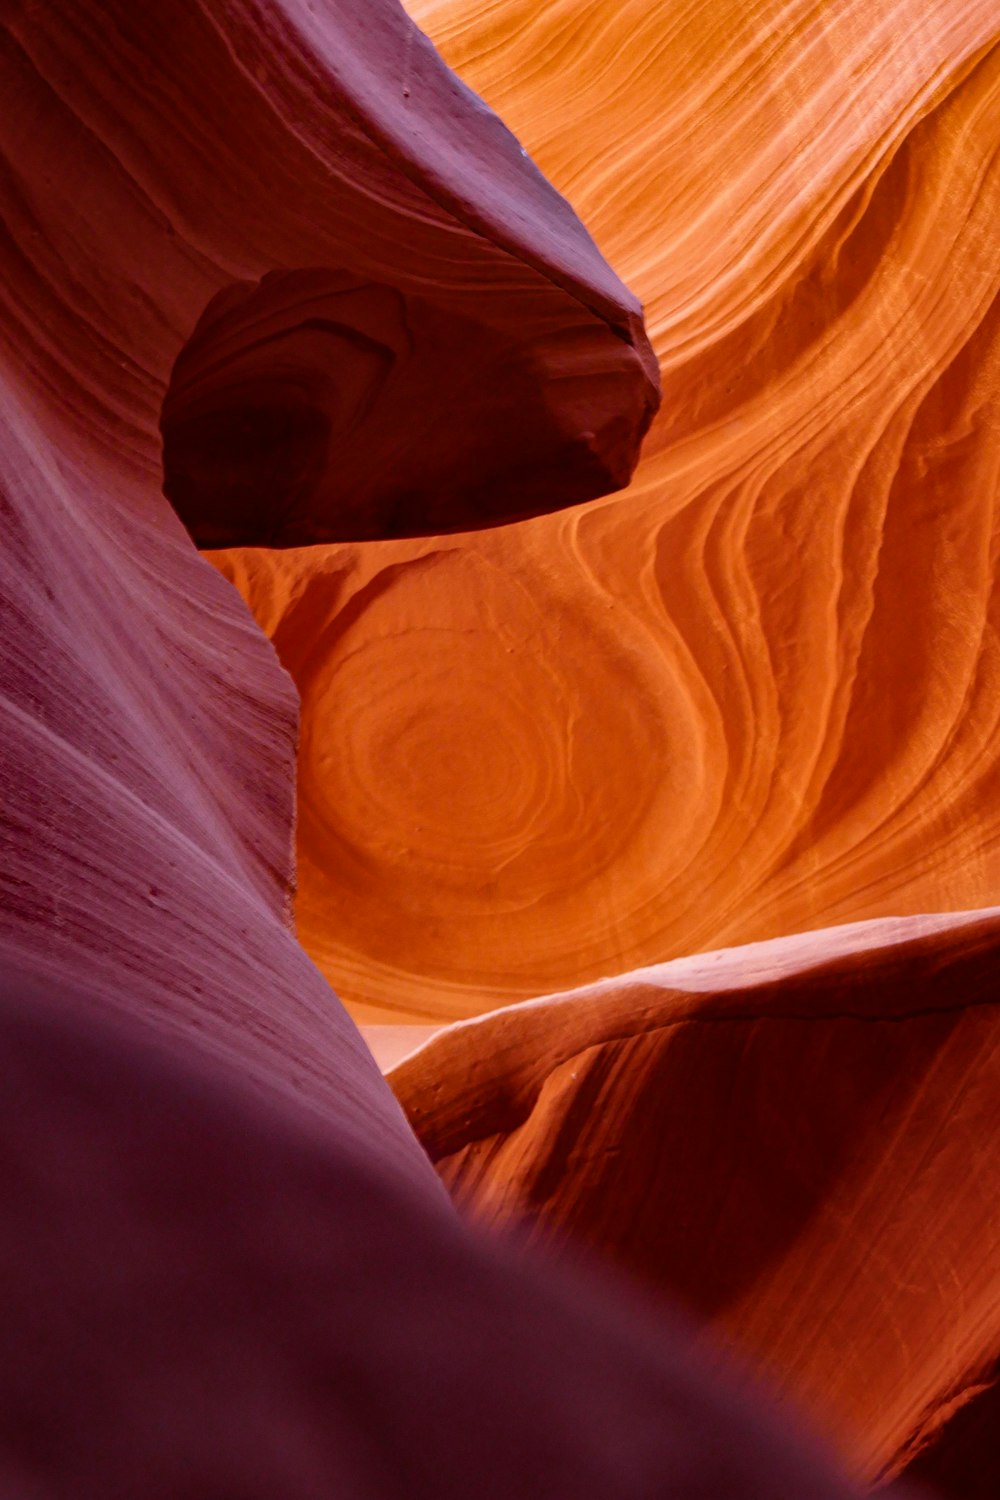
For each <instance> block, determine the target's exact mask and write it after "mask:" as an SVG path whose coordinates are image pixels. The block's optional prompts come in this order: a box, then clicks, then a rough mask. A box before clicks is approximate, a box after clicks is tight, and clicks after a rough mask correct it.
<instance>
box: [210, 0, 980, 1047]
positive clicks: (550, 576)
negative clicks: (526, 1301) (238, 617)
mask: <svg viewBox="0 0 1000 1500" xmlns="http://www.w3.org/2000/svg"><path fill="white" fill-rule="evenodd" d="M413 11H414V14H415V16H416V17H417V19H418V20H420V21H421V23H422V24H424V25H426V26H427V27H428V29H429V30H430V31H431V33H432V34H433V35H434V36H435V38H436V39H437V41H438V42H439V44H440V46H441V47H442V49H443V51H444V54H445V56H446V57H447V58H448V60H449V61H451V62H452V63H453V64H454V65H455V66H456V67H458V68H459V69H460V70H461V71H462V73H463V74H464V76H465V77H466V78H467V79H468V80H469V81H470V82H471V83H472V84H473V85H474V86H475V87H477V88H478V89H480V90H481V91H482V92H483V94H484V95H485V96H486V97H487V98H488V99H490V100H491V101H492V102H493V103H495V104H496V105H497V106H498V107H499V108H500V109H501V110H502V111H503V112H504V114H505V117H506V118H507V119H508V120H509V121H510V123H511V125H512V126H513V128H514V129H515V130H516V131H517V132H518V134H519V136H520V137H521V139H522V140H523V141H524V142H525V144H526V146H528V147H530V149H531V150H532V152H533V154H535V155H536V156H537V158H538V160H539V161H540V162H541V164H542V165H543V166H544V167H545V169H546V170H547V171H548V172H549V174H550V175H551V177H552V178H553V180H554V181H555V182H556V183H557V185H559V186H560V187H561V188H562V189H563V190H564V191H565V192H566V193H567V194H568V196H569V197H570V199H571V201H573V203H574V205H575V206H577V207H578V208H579V210H580V211H581V213H582V214H583V216H584V218H585V219H586V221H587V222H588V224H589V226H590V228H591V229H592V231H593V233H594V234H595V237H596V239H597V241H598V243H599V244H600V245H601V247H602V249H603V250H604V251H605V253H606V254H607V255H608V257H609V259H610V260H611V262H612V264H614V265H615V266H616V268H617V269H618V270H619V271H620V272H621V273H622V274H623V275H624V276H625V277H626V278H627V279H628V280H629V282H630V283H631V284H632V285H633V286H634V287H635V288H636V289H637V291H638V292H639V294H640V296H641V297H642V299H643V301H644V303H645V307H646V314H647V319H648V322H649V327H650V331H651V335H652V339H653V343H654V346H655V349H656V352H657V355H658V358H659V361H660V365H661V369H662V373H663V382H664V402H663V407H662V410H661V413H660V415H659V417H658V418H657V419H656V421H655V422H654V425H653V428H652V430H651V432H650V434H649V437H648V439H647V442H646V447H645V457H644V459H643V461H642V463H641V466H640V468H639V471H638V473H637V475H636V477H635V479H634V481H633V483H632V485H631V487H630V489H629V490H628V491H626V492H625V493H623V494H622V495H620V496H617V497H614V498H613V499H610V500H607V501H601V502H597V503H596V504H594V505H591V506H590V507H588V508H585V509H581V510H572V511H567V512H565V513H563V514H561V515H552V516H548V517H545V518H544V519H542V520H538V521H533V522H530V523H525V524H522V525H519V526H517V527H515V528H513V529H511V530H509V531H503V532H498V533H492V534H488V535H481V536H467V537H463V538H460V539H456V540H455V542H454V543H453V544H452V545H449V546H441V545H437V544H426V543H417V544H410V543H400V544H392V545H389V546H386V547H384V548H383V549H382V550H381V551H380V552H379V555H378V563H377V565H376V564H375V563H373V561H372V560H371V559H370V558H369V557H367V556H366V555H364V554H363V552H362V551H361V550H356V549H353V548H350V547H345V548H338V549H335V550H329V551H323V550H318V551H315V552H313V551H310V552H309V553H304V552H303V553H301V554H297V555H296V556H295V557H294V559H282V560H281V561H280V562H279V561H277V560H275V559H274V558H269V557H267V556H265V555H257V554H254V555H242V556H235V555H232V554H230V555H229V556H227V557H224V558H219V559H218V561H219V562H220V565H221V566H222V567H223V568H224V569H225V570H226V571H227V572H228V573H229V575H230V576H231V577H233V578H235V579H236V580H237V582H238V583H239V584H240V586H241V587H242V588H243V589H244V591H245V593H246V596H247V598H248V599H249V600H250V602H251V604H252V606H253V607H254V608H255V609H256V610H257V613H258V618H259V619H260V620H261V622H262V623H263V624H264V625H265V628H267V629H268V630H269V631H270V633H271V635H272V638H273V639H274V641H275V644H276V646H277V648H278V651H279V654H280V655H281V657H282V660H283V661H284V662H285V664H286V665H287V666H288V667H289V669H290V670H291V672H292V674H293V676H294V677H295V679H296V681H297V683H298V686H299V688H300V691H301V693H302V697H303V705H304V722H305V725H306V729H305V733H304V736H303V745H302V756H301V761H300V791H301V801H302V815H301V820H300V828H299V850H300V896H299V905H298V915H299V923H300V930H301V933H302V936H303V938H304V940H305V942H306V944H307V946H308V947H309V949H310V951H311V952H312V953H313V954H314V956H315V957H316V958H317V960H318V961H319V962H320V964H321V966H322V967H323V968H324V970H325V971H326V972H327V973H328V974H329V975H330V977H331V978H332V979H333V980H334V981H335V982H336V983H337V984H338V985H339V986H340V988H341V990H342V991H343V993H344V994H345V995H346V996H347V998H348V1000H349V1002H350V1003H351V1004H352V1005H353V1006H354V1007H355V1009H356V1013H357V1014H358V1015H360V1016H362V1017H363V1018H366V1019H368V1020H380V1019H381V1020H386V1021H392V1020H399V1019H409V1020H413V1021H424V1022H428V1021H434V1020H439V1021H443V1020H448V1019H453V1018H455V1017H457V1016H461V1015H463V1014H464V1015H469V1014H475V1013H478V1012H481V1011H483V1010H486V1009H489V1008H490V1007H492V1006H494V1005H497V1004H501V1003H506V1002H508V1001H510V1000H515V999H519V998H523V997H527V996H530V995H533V994H538V993H542V992H544V991H546V990H550V989H554V988H562V987H565V986H567V985H571V984H576V983H581V982H584V981H588V980H592V979H596V978H598V977H600V976H602V975H606V974H609V973H615V972H619V971H622V970H626V969H629V968H631V967H634V966H635V965H639V964H644V963H650V962H659V961H662V960H664V959H666V958H670V957H673V956H675V955H677V954H682V953H689V952H693V951H699V950H706V949H709V948H713V947H716V946H719V945H723V944H731V943H738V942H744V941H750V940H756V939H761V938H768V937H772V936H776V935H779V934H781V933H786V932H791V931H799V930H805V929H811V928H820V927H823V926H826V925H829V924H833V923H840V922H846V921H852V920H856V919H861V918H866V917H872V916H882V915H898V914H906V913H917V912H920V911H931V910H961V909H968V908H972V907H975V906H978V905H981V904H985V903H988V902H989V901H990V900H992V899H993V898H994V897H995V894H996V891H997V889H998V887H1000V823H998V813H997V809H998V808H1000V797H998V791H1000V782H998V772H1000V766H998V753H997V746H998V744H1000V737H998V729H1000V723H998V716H1000V708H998V704H1000V696H998V693H997V683H998V680H1000V652H998V646H997V642H998V635H997V623H998V620H997V611H998V596H997V591H996V588H995V583H994V577H995V565H996V543H995V509H996V505H997V499H998V483H1000V438H998V434H1000V406H998V401H1000V363H998V361H1000V344H998V337H1000V306H998V303H997V300H996V299H997V294H998V290H1000V257H998V255H997V252H996V244H995V235H994V232H993V227H992V226H993V225H994V224H995V221H996V215H997V211H998V208H1000V168H998V160H1000V159H998V157H997V150H996V148H997V141H998V139H1000V54H998V53H997V51H996V50H995V49H994V44H995V42H996V41H997V35H998V25H997V18H996V13H995V8H994V7H993V6H992V5H990V4H987V3H970V4H966V5H962V6H958V7H956V6H955V5H954V4H953V3H950V0H935V3H933V4H931V5H929V6H928V5H926V4H922V5H920V6H919V7H917V6H915V5H914V4H912V3H910V0H891V3H890V0H879V4H878V5H876V6H875V8H874V10H873V9H872V7H871V6H870V5H861V4H859V3H851V0H841V3H838V4H837V5H835V6H831V7H826V8H824V10H823V11H822V13H820V12H817V11H816V10H815V8H813V7H810V6H808V5H805V4H795V5H792V6H790V7H783V8H780V9H779V8H776V7H771V6H764V5H758V4H753V3H749V0H741V3H739V4H727V5H726V6H724V7H722V8H721V9H717V10H713V11H712V13H711V16H710V17H709V14H708V13H707V12H706V11H705V9H704V7H702V6H700V5H694V4H682V5H679V6H676V7H672V8H671V10H670V15H669V19H667V18H665V16H664V12H663V7H662V6H660V5H659V4H653V3H638V0H637V3H633V4H630V5H628V6H626V7H622V6H620V5H607V4H601V3H588V4H583V3H570V0H564V3H561V4H555V5H552V6H548V7H546V8H545V11H544V14H541V13H539V12H537V11H536V9H535V8H534V7H518V6H517V5H515V4H512V5H509V6H504V7H503V8H502V12H503V14H502V21H501V19H500V16H499V12H498V11H497V9H496V8H495V7H494V8H487V9H484V8H483V7H481V6H478V5H472V4H468V3H463V0H440V3H425V4H421V3H417V0H415V3H414V5H413ZM334 579H335V580H336V583H335V584H334V583H333V582H331V580H334ZM320 595H322V599H323V603H322V605H321V604H320V603H319V602H318V598H319V596H320ZM307 601H308V602H307ZM317 621H320V622H321V623H320V624H319V626H316V622H317ZM314 627H316V628H314ZM348 897H350V899H348Z"/></svg>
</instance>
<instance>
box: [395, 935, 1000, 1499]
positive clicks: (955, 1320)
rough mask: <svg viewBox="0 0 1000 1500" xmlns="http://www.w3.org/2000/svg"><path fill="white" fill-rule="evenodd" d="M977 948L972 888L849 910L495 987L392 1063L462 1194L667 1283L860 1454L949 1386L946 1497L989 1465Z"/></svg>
mask: <svg viewBox="0 0 1000 1500" xmlns="http://www.w3.org/2000/svg"><path fill="white" fill-rule="evenodd" d="M998 961H1000V913H998V911H997V910H996V909H993V910H991V911H982V912H977V913H970V914H963V915H960V916H959V915H956V916H937V917H923V918H910V919H903V920H899V921H896V922H889V921H884V920H883V921H873V922H866V923H861V924H858V925H856V926H851V927H846V928H843V929H839V930H837V929H835V930H833V931H828V932H824V933H818V934H806V935H804V936H801V937H793V938H787V939H783V940H775V941H771V942H765V943H760V944H753V945H751V946H749V947H747V948H742V949H733V950H730V951H728V952H718V953H714V954H705V955H701V956H699V957H696V958H690V959H678V960H676V961H674V962H673V963H666V964H661V965H657V966H654V967H651V968H648V969H642V970H638V971H636V972H635V973H633V974H630V975H626V976H624V977H622V978H620V979H616V980H607V981H604V982H602V983H599V984H595V985H592V986H590V987H588V988H585V989H580V990H575V991H572V992H569V993H567V994H564V995H556V996H550V997H548V998H546V999H542V1000H536V1001H533V1002H528V1003H526V1004H523V1005H518V1006H512V1007H508V1008H507V1009H504V1010H501V1011H497V1012H495V1013H494V1014H492V1015H489V1016H484V1017H480V1018H477V1019H475V1020H471V1021H467V1022H464V1023H462V1024H459V1025H455V1026H452V1027H449V1028H446V1029H445V1030H443V1031H441V1032H439V1033H438V1035H437V1036H436V1037H434V1038H432V1039H431V1040H430V1041H429V1042H428V1043H427V1044H426V1045H425V1046H423V1047H422V1048H421V1049H420V1050H419V1051H417V1052H415V1053H414V1054H413V1055H412V1056H411V1057H409V1058H408V1059H406V1060H404V1061H402V1062H401V1063H399V1064H398V1066H397V1067H396V1068H395V1069H394V1071H393V1072H392V1073H391V1074H390V1078H391V1081H392V1084H393V1087H394V1088H395V1090H396V1093H397V1095H398V1097H399V1098H400V1100H401V1101H402V1103H403V1104H404V1107H405V1108H406V1111H407V1114H408V1115H409V1118H410V1120H411V1122H412V1123H413V1125H414V1128H415V1129H416V1131H417V1133H418V1135H419V1136H420V1138H421V1140H422V1141H423V1143H424V1145H425V1146H426V1148H427V1150H428V1152H429V1154H430V1156H431V1158H432V1160H433V1161H434V1162H435V1163H436V1165H437V1167H438V1170H439V1172H440V1173H441V1175H442V1177H443V1179H444V1181H445V1182H446V1183H447V1185H448V1186H449V1188H450V1189H451V1191H452V1193H453V1195H454V1196H455V1197H456V1199H457V1200H458V1201H459V1202H461V1203H462V1204H463V1205H464V1206H465V1207H466V1208H467V1210H469V1211H471V1212H472V1213H474V1215H475V1216H476V1217H477V1218H478V1219H479V1220H480V1221H482V1222H485V1223H487V1224H490V1225H492V1226H496V1225H498V1224H507V1223H511V1222H515V1223H517V1224H519V1225H520V1226H521V1227H522V1229H523V1230H524V1231H526V1232H527V1233H528V1235H529V1236H530V1237H531V1238H533V1239H536V1240H541V1241H543V1242H549V1243H552V1244H554V1245H556V1246H557V1247H558V1249H559V1252H560V1254H561V1255H562V1256H563V1257H564V1258H566V1259H567V1260H569V1261H572V1260H574V1259H577V1258H578V1257H579V1256H581V1255H583V1254H587V1253H589V1254H594V1253H597V1254H598V1255H599V1256H600V1257H601V1258H603V1259H604V1260H606V1261H610V1262H612V1263H616V1264H618V1265H620V1266H624V1267H626V1268H627V1269H628V1270H629V1271H631V1272H632V1273H633V1274H634V1275H636V1276H637V1277H638V1278H639V1279H640V1280H642V1281H643V1282H645V1283H646V1284H647V1285H648V1286H650V1287H652V1288H654V1289H656V1290H658V1291H659V1292H661V1293H664V1294H668V1295H669V1297H670V1298H671V1300H674V1299H676V1300H678V1301H680V1302H681V1303H682V1304H683V1305H685V1306H686V1307H687V1308H689V1309H690V1310H691V1311H692V1312H693V1313H694V1314H695V1315H696V1316H697V1318H698V1320H699V1323H700V1325H701V1326H703V1327H706V1328H710V1329H712V1330H713V1331H714V1332H715V1334H716V1335H717V1336H721V1337H722V1338H723V1339H724V1340H725V1341H726V1342H727V1343H729V1344H730V1345H731V1346H732V1347H733V1348H735V1349H738V1350H739V1351H740V1352H741V1353H742V1354H743V1355H744V1356H747V1355H751V1356H752V1357H753V1360H754V1363H755V1364H756V1366H757V1367H758V1368H764V1369H766V1370H767V1371H768V1372H769V1374H770V1376H771V1377H772V1378H773V1379H774V1380H775V1381H776V1382H777V1383H778V1384H779V1386H780V1387H781V1388H783V1389H784V1390H785V1391H786V1392H787V1393H788V1394H789V1395H791V1396H794V1398H795V1399H796V1400H798V1401H805V1402H806V1403H807V1405H808V1406H809V1407H810V1408H811V1410H812V1412H813V1415H814V1417H815V1419H816V1421H817V1422H818V1423H819V1424H820V1425H821V1426H822V1427H824V1428H825V1429H826V1431H827V1432H828V1434H829V1435H830V1437H831V1438H832V1439H834V1440H835V1441H836V1442H837V1444H838V1445H839V1447H840V1449H841V1451H842V1453H843V1455H844V1457H845V1460H846V1461H847V1462H848V1463H849V1464H850V1466H851V1467H852V1469H853V1470H854V1472H855V1473H856V1474H857V1475H858V1476H859V1478H862V1479H864V1480H865V1481H867V1482H868V1483H873V1482H875V1481H878V1480H885V1479H887V1478H889V1477H891V1476H893V1475H894V1474H896V1473H898V1472H899V1470H900V1469H901V1468H903V1467H904V1465H905V1464H906V1463H907V1461H908V1460H909V1459H910V1458H911V1456H912V1455H913V1454H915V1453H918V1452H919V1451H920V1450H921V1449H922V1448H923V1447H924V1446H925V1445H927V1444H928V1443H929V1442H932V1441H933V1440H934V1439H936V1438H939V1437H940V1432H941V1428H942V1427H943V1426H944V1424H946V1423H947V1422H948V1420H949V1418H952V1417H953V1416H954V1414H955V1413H956V1412H959V1416H958V1417H957V1418H956V1419H955V1420H956V1424H957V1425H956V1426H954V1427H945V1431H944V1438H943V1441H942V1443H941V1446H940V1448H939V1449H937V1450H934V1451H931V1452H930V1453H929V1454H928V1456H927V1458H926V1459H925V1460H924V1461H923V1462H922V1464H921V1466H920V1467H921V1469H922V1470H923V1472H924V1473H925V1474H926V1476H927V1477H928V1478H929V1479H930V1480H932V1481H933V1480H935V1479H940V1480H942V1481H943V1483H944V1484H945V1485H947V1488H946V1489H945V1490H944V1493H946V1494H950V1495H955V1496H966V1495H967V1496H969V1497H970V1500H971V1497H972V1496H974V1495H976V1496H977V1495H978V1494H979V1491H977V1490H975V1489H968V1488H967V1485H968V1483H969V1480H970V1478H971V1477H972V1476H974V1475H976V1474H978V1475H980V1476H982V1475H987V1476H988V1475H989V1474H991V1473H995V1464H994V1458H993V1455H994V1452H995V1445H996V1433H995V1429H994V1428H992V1427H991V1425H990V1415H989V1414H990V1412H992V1411H994V1410H995V1406H996V1401H995V1390H994V1391H993V1392H992V1393H991V1392H990V1391H989V1390H988V1389H987V1388H988V1387H989V1386H990V1384H991V1382H992V1381H993V1380H994V1379H995V1372H996V1362H997V1359H998V1356H1000V1281H998V1277H997V1263H998V1250H1000V1196H998V1193H997V1182H996V1171H995V1161H996V1157H997V1152H998V1150H1000V1026H998V1014H997V998H998V997H997V982H996V976H997V964H998ZM984 1390H985V1391H986V1394H985V1395H984V1394H982V1393H983V1392H984ZM973 1398H976V1399H973ZM970 1401H972V1403H973V1404H972V1406H970V1407H969V1408H968V1411H967V1414H966V1415H965V1416H964V1417H963V1416H962V1413H961V1410H960V1409H962V1408H964V1407H965V1406H966V1404H967V1403H968V1402H970ZM979 1403H982V1405H979Z"/></svg>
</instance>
